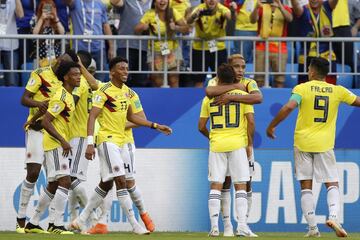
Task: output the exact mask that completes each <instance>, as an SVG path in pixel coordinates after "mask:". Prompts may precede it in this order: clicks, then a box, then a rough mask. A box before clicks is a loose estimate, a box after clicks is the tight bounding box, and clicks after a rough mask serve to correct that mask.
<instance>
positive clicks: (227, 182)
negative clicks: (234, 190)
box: [223, 176, 231, 189]
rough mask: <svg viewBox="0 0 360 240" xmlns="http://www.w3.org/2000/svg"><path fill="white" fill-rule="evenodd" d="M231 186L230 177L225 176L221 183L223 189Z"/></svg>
mask: <svg viewBox="0 0 360 240" xmlns="http://www.w3.org/2000/svg"><path fill="white" fill-rule="evenodd" d="M230 187H231V177H230V176H227V177H225V182H224V183H223V189H230Z"/></svg>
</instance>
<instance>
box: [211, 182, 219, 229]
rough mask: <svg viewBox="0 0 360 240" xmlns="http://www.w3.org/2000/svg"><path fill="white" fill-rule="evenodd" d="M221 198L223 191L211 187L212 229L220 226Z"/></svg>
mask: <svg viewBox="0 0 360 240" xmlns="http://www.w3.org/2000/svg"><path fill="white" fill-rule="evenodd" d="M220 199H221V192H220V191H219V190H214V189H211V190H210V193H209V200H208V204H209V216H210V223H211V229H213V228H219V214H220V202H221V201H220Z"/></svg>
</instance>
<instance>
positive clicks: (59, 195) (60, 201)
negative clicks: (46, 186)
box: [53, 186, 69, 226]
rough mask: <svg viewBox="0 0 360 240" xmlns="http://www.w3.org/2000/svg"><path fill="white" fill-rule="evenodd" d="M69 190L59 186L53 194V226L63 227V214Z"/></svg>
mask: <svg viewBox="0 0 360 240" xmlns="http://www.w3.org/2000/svg"><path fill="white" fill-rule="evenodd" d="M68 192H69V190H68V189H66V188H64V187H61V186H59V187H58V188H57V190H56V192H55V196H54V200H53V202H54V203H55V221H54V225H55V226H63V225H64V213H65V207H66V201H67V198H68Z"/></svg>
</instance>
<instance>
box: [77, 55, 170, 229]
mask: <svg viewBox="0 0 360 240" xmlns="http://www.w3.org/2000/svg"><path fill="white" fill-rule="evenodd" d="M109 68H110V79H111V81H110V82H109V83H107V84H105V85H104V86H102V87H101V88H100V89H99V90H98V91H97V92H96V93H95V94H94V97H93V107H92V109H91V111H90V114H89V119H88V127H87V132H88V137H87V144H88V145H87V149H86V153H85V156H86V158H87V159H89V160H91V159H93V157H94V154H95V148H94V137H93V134H94V125H95V120H96V119H97V118H98V121H99V124H100V129H99V132H98V136H97V139H96V144H97V149H98V153H99V159H100V176H101V182H100V183H99V185H98V186H97V187H96V188H95V191H94V193H93V195H92V196H91V199H90V201H89V202H88V204H87V205H86V207H85V209H84V211H83V212H82V213H81V214H80V216H79V217H78V218H76V219H75V220H74V221H72V223H71V227H72V228H75V229H80V230H82V231H84V230H85V224H86V221H87V219H88V218H89V215H90V213H91V211H92V210H93V209H96V208H97V207H99V206H100V204H101V203H102V202H103V199H104V197H105V196H106V195H107V192H108V191H109V190H110V189H111V188H112V186H113V182H115V185H116V189H117V190H116V194H117V197H118V199H119V202H120V205H121V207H122V209H123V211H124V213H125V214H126V216H127V218H128V219H129V221H130V224H131V225H132V228H133V231H134V233H136V234H148V233H149V232H148V231H147V230H146V229H144V228H143V227H142V226H141V225H140V224H139V223H138V222H137V220H136V219H135V216H134V211H133V209H132V202H131V199H130V197H129V194H128V191H127V189H126V178H125V168H124V161H123V157H122V155H121V152H122V151H123V147H124V144H125V143H126V136H125V126H126V122H127V120H128V121H131V122H133V123H135V124H137V125H139V126H147V127H151V128H154V129H157V130H159V131H161V132H163V133H165V134H170V133H171V131H172V130H171V128H169V127H167V126H164V125H160V124H156V123H152V122H150V121H148V120H146V119H143V118H141V117H139V116H136V115H135V114H134V113H133V110H132V106H131V104H130V101H129V95H128V91H127V87H125V85H124V81H126V79H127V76H128V73H127V72H128V62H127V60H126V59H123V58H121V57H116V58H113V59H112V60H111V61H110V63H109Z"/></svg>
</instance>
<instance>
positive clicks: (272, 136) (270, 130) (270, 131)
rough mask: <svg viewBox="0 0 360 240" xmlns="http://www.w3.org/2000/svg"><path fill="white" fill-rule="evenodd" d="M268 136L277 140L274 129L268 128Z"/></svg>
mask: <svg viewBox="0 0 360 240" xmlns="http://www.w3.org/2000/svg"><path fill="white" fill-rule="evenodd" d="M266 135H267V136H268V137H269V138H271V139H275V138H276V136H275V128H274V127H268V128H267V129H266Z"/></svg>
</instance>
